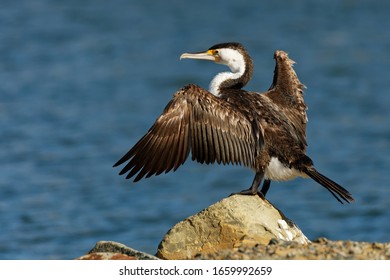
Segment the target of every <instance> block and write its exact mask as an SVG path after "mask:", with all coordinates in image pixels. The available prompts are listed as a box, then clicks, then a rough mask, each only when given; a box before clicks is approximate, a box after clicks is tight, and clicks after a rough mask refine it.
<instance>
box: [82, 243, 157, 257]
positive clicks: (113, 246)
mask: <svg viewBox="0 0 390 280" xmlns="http://www.w3.org/2000/svg"><path fill="white" fill-rule="evenodd" d="M77 259H78V260H158V259H159V258H156V257H155V256H153V255H150V254H147V253H144V252H141V251H137V250H135V249H133V248H130V247H127V246H126V245H123V244H121V243H118V242H113V241H99V242H98V243H96V245H95V247H93V248H92V249H91V251H89V253H88V254H87V255H85V256H81V257H79V258H77Z"/></svg>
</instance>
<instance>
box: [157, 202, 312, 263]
mask: <svg viewBox="0 0 390 280" xmlns="http://www.w3.org/2000/svg"><path fill="white" fill-rule="evenodd" d="M271 239H276V240H283V241H295V242H297V243H300V244H308V243H310V241H309V240H308V239H307V238H306V236H305V235H304V234H303V233H302V232H301V230H300V229H299V228H298V227H297V226H296V225H295V224H294V223H293V222H292V221H290V220H289V219H287V218H286V217H285V216H284V215H283V213H281V212H280V211H279V210H278V209H276V208H275V207H274V206H273V205H272V204H271V203H270V202H268V201H267V200H266V199H263V198H260V197H259V196H250V195H233V196H230V197H228V198H225V199H223V200H221V201H219V202H217V203H215V204H213V205H211V206H209V207H208V208H206V209H204V210H202V211H201V212H199V213H198V214H196V215H193V216H191V217H189V218H187V219H185V220H184V221H182V222H180V223H178V224H176V225H175V226H174V227H173V228H171V229H170V230H169V232H168V233H167V234H166V235H165V236H164V238H163V240H162V241H161V243H160V245H159V248H158V251H157V256H158V257H159V258H162V259H193V258H194V257H195V256H196V255H199V254H210V253H211V254H212V253H216V252H219V251H221V250H225V249H230V250H231V249H233V248H238V247H240V246H245V247H253V246H255V245H257V244H263V245H267V244H268V243H269V241H270V240H271Z"/></svg>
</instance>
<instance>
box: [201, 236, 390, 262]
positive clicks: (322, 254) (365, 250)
mask: <svg viewBox="0 0 390 280" xmlns="http://www.w3.org/2000/svg"><path fill="white" fill-rule="evenodd" d="M195 259H201V260H205V259H206V260H258V259H268V260H390V243H377V242H374V243H370V242H356V241H349V240H348V241H331V240H328V239H326V238H319V239H317V240H314V241H313V242H312V243H309V244H299V243H297V242H291V241H278V240H275V239H273V240H271V242H270V243H269V244H268V245H262V244H258V245H256V246H252V247H249V246H245V245H242V246H240V247H238V248H233V249H225V250H220V251H218V252H214V253H208V254H203V253H202V254H199V255H197V256H196V258H195Z"/></svg>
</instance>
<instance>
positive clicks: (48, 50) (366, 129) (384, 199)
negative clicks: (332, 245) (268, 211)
mask: <svg viewBox="0 0 390 280" xmlns="http://www.w3.org/2000/svg"><path fill="white" fill-rule="evenodd" d="M389 14H390V2H389V1H387V0H376V1H369V0H367V1H364V0H360V1H359V0H355V1H354V0H328V1H309V0H301V1H275V0H271V1H255V0H253V1H247V0H243V1H222V0H215V1H211V2H210V1H205V0H202V1H128V0H114V1H105V0H93V1H92V0H85V1H75V0H56V1H50V0H34V1H27V0H22V1H5V0H4V1H1V2H0V96H1V97H0V128H1V138H0V172H1V173H0V174H1V176H0V229H1V230H0V259H72V258H76V257H78V256H80V255H82V254H84V253H86V252H87V251H88V250H89V249H91V248H92V247H93V246H94V244H95V243H96V242H97V241H100V240H114V241H118V242H122V243H125V244H126V245H128V246H131V247H134V248H136V249H138V250H143V251H146V252H149V253H155V252H156V249H157V246H158V243H159V242H160V240H161V239H162V237H163V235H164V234H165V233H166V231H167V230H168V229H169V228H170V227H172V226H173V225H174V224H175V223H177V222H179V221H180V220H182V219H184V218H186V217H188V216H190V215H192V214H194V213H196V212H198V211H200V210H202V209H203V208H205V207H207V206H209V205H210V204H212V203H214V202H216V201H218V200H220V199H222V198H224V197H226V196H228V195H229V194H230V193H232V192H235V191H240V190H242V189H243V188H246V187H248V186H249V185H250V183H251V182H252V178H253V173H252V172H251V171H249V170H246V169H244V168H243V167H237V166H217V165H215V166H206V165H200V164H197V163H193V162H191V161H188V162H186V164H185V165H184V166H182V167H181V168H180V169H179V170H178V171H176V172H175V173H172V174H166V175H160V176H158V177H154V178H150V179H147V180H144V181H141V182H139V183H137V184H133V183H132V182H131V181H126V180H124V178H123V177H120V176H118V175H117V173H118V171H119V169H114V168H112V165H113V163H114V162H116V161H117V160H118V159H119V158H120V157H121V156H122V155H123V154H124V153H125V152H127V150H128V149H129V148H130V147H131V146H132V145H133V144H134V143H135V142H136V141H137V140H138V139H139V138H140V137H141V136H142V135H143V134H144V133H145V132H146V131H147V129H148V128H149V127H150V126H151V124H152V123H153V122H154V120H155V119H156V117H157V116H158V115H159V114H160V113H161V112H162V110H163V108H164V107H165V105H166V103H167V102H168V101H169V100H170V98H171V96H172V94H173V93H174V92H175V91H176V90H178V89H179V88H181V87H182V86H184V85H185V84H187V83H197V84H199V85H201V86H203V87H208V83H209V81H210V80H211V78H212V77H213V76H214V75H215V74H216V73H217V72H219V71H222V70H225V69H224V68H223V66H220V65H214V64H212V63H209V62H197V61H187V60H186V61H179V56H180V54H181V53H183V52H188V51H202V50H205V49H207V48H209V47H210V46H212V45H213V44H215V43H220V42H227V41H239V42H241V43H243V44H244V45H245V46H246V47H247V49H248V50H249V51H250V54H251V55H252V57H253V60H254V63H255V73H254V77H253V79H252V81H251V82H250V84H249V85H248V86H247V89H249V90H255V91H265V90H266V89H268V87H269V86H270V85H271V81H272V75H273V68H274V61H273V52H274V51H275V50H277V49H282V50H285V51H287V52H288V53H289V55H290V57H291V58H292V59H293V60H295V61H297V62H298V63H297V64H296V66H295V69H296V71H297V73H298V75H299V77H300V79H301V81H302V82H303V83H304V84H305V85H306V86H307V90H306V93H305V99H306V102H307V104H308V106H309V111H308V115H309V124H308V128H307V134H308V143H309V149H308V153H309V154H310V156H311V157H312V158H313V160H314V162H315V164H316V166H317V168H318V169H319V170H320V171H321V172H323V173H324V174H326V175H327V176H329V177H331V178H333V179H334V180H336V181H337V182H339V183H340V184H342V185H344V186H345V187H347V188H348V189H349V190H350V191H351V192H352V194H353V195H354V197H355V198H356V202H355V203H353V204H351V205H341V204H339V203H338V202H337V201H336V200H335V199H334V198H333V197H332V196H331V195H330V194H329V193H328V192H327V191H326V190H325V189H323V188H322V187H321V186H319V185H318V184H316V183H315V182H314V181H311V180H303V179H297V180H295V181H292V182H287V183H273V184H272V186H271V190H270V192H269V194H268V199H269V200H270V201H271V202H273V203H274V204H275V205H276V206H277V207H278V208H280V209H281V210H282V211H283V212H284V213H285V214H286V215H287V216H288V217H289V218H291V219H292V220H294V221H295V222H296V223H297V224H298V225H299V226H300V228H301V229H302V230H303V232H304V233H305V234H306V235H307V236H308V237H309V238H310V239H315V238H317V237H321V236H325V237H327V238H330V239H351V240H358V241H378V242H388V241H390V234H389V232H390V223H389V220H390V219H389V218H390V213H389V211H390V210H389V209H390V188H389V187H390V186H389V182H390V172H389V170H390V153H389V150H390V110H389V105H390V75H389V66H390V17H389Z"/></svg>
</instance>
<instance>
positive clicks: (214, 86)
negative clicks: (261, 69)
mask: <svg viewBox="0 0 390 280" xmlns="http://www.w3.org/2000/svg"><path fill="white" fill-rule="evenodd" d="M230 70H231V72H222V73H219V74H217V75H216V76H215V77H214V78H213V79H212V80H211V82H210V92H211V93H212V94H213V95H215V96H219V95H221V94H222V93H223V92H224V91H226V90H229V89H241V88H243V87H244V86H245V85H246V84H247V83H248V82H249V80H250V79H251V77H252V72H253V64H252V61H251V60H248V61H246V62H245V63H244V64H242V65H240V66H239V67H235V68H233V67H230Z"/></svg>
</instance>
